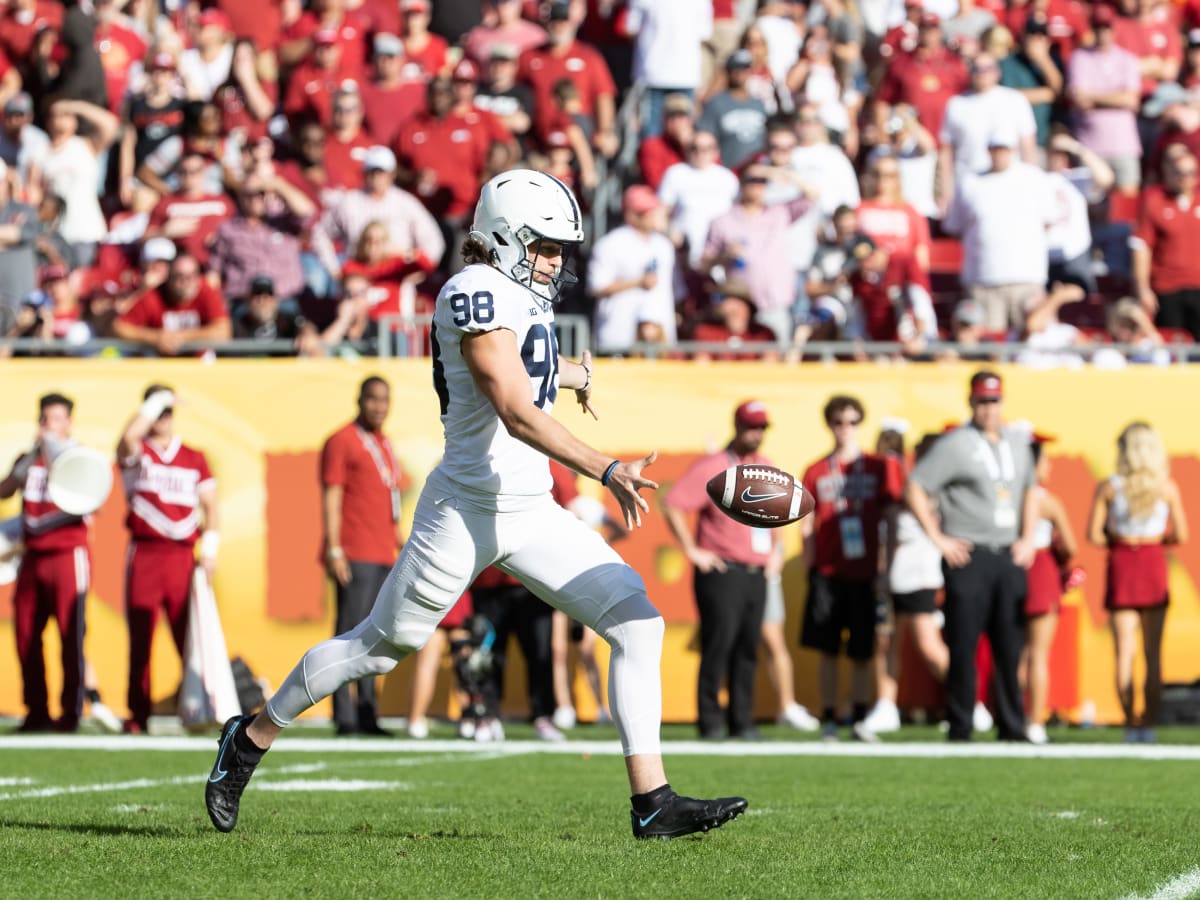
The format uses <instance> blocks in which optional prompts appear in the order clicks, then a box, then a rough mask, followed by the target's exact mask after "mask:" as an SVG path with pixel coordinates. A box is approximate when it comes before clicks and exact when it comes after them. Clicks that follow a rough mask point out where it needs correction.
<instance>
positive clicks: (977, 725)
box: [971, 703, 995, 731]
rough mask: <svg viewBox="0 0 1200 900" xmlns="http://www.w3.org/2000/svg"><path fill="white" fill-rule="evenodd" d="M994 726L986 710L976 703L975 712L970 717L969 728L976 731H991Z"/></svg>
mask: <svg viewBox="0 0 1200 900" xmlns="http://www.w3.org/2000/svg"><path fill="white" fill-rule="evenodd" d="M994 724H995V722H993V721H992V714H991V713H990V712H988V708H987V707H986V706H984V705H983V704H982V703H976V704H975V712H974V713H973V714H972V715H971V727H972V728H974V729H975V730H976V731H991V730H992V726H993V725H994Z"/></svg>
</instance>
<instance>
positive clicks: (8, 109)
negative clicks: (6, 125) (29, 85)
mask: <svg viewBox="0 0 1200 900" xmlns="http://www.w3.org/2000/svg"><path fill="white" fill-rule="evenodd" d="M31 112H33V98H32V97H30V96H29V95H28V94H27V93H25V92H24V91H21V92H20V93H18V94H13V95H12V96H11V97H9V99H8V102H7V103H5V104H4V114H5V115H6V116H25V115H29V114H30V113H31Z"/></svg>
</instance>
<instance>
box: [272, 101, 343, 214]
mask: <svg viewBox="0 0 1200 900" xmlns="http://www.w3.org/2000/svg"><path fill="white" fill-rule="evenodd" d="M292 157H293V158H292V159H287V160H284V161H282V162H280V163H277V164H276V166H275V170H276V171H277V172H278V173H279V177H280V178H282V179H284V180H285V181H287V183H288V184H290V185H292V186H293V187H295V188H298V189H299V190H300V191H302V192H303V193H304V196H306V197H307V198H308V199H309V200H311V201H312V202H313V203H314V204H315V205H316V207H317V209H318V210H320V209H322V208H323V207H324V204H325V196H324V195H325V194H326V193H330V194H332V186H331V185H330V183H329V171H328V170H327V169H326V168H325V129H324V128H322V127H321V126H320V125H318V124H317V123H316V122H309V123H308V124H306V125H303V126H301V128H300V130H299V132H298V133H297V134H296V135H295V144H294V146H293V151H292Z"/></svg>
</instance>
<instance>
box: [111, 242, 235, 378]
mask: <svg viewBox="0 0 1200 900" xmlns="http://www.w3.org/2000/svg"><path fill="white" fill-rule="evenodd" d="M113 331H114V332H115V334H116V336H117V337H119V338H120V339H121V340H124V341H137V342H138V343H141V344H145V345H146V346H147V347H149V348H151V349H153V350H156V351H157V352H158V353H160V354H162V355H163V356H174V355H176V354H177V353H178V352H179V347H180V345H181V344H184V343H187V342H188V341H227V340H229V339H230V337H231V336H232V334H233V329H232V326H231V324H230V321H229V311H228V310H227V309H226V308H225V301H224V300H223V299H222V298H221V295H220V293H218V291H217V290H216V288H214V287H212V286H211V285H209V284H207V283H206V282H205V281H204V279H203V278H202V277H201V275H200V264H199V262H197V260H196V257H194V256H192V255H191V254H190V253H186V252H185V253H180V254H179V255H178V256H176V257H175V258H174V259H173V260H171V268H170V272H169V274H168V275H167V280H166V282H165V283H163V284H162V285H160V286H158V287H155V288H153V289H151V290H148V291H146V293H144V294H142V296H141V297H140V298H139V299H138V300H137V301H136V302H134V304H133V306H131V307H130V308H129V309H127V310H126V311H125V312H124V313H122V314H121V315H120V317H118V319H117V320H116V321H115V322H114V323H113Z"/></svg>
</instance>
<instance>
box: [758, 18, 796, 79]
mask: <svg viewBox="0 0 1200 900" xmlns="http://www.w3.org/2000/svg"><path fill="white" fill-rule="evenodd" d="M754 24H755V25H757V26H758V29H759V30H760V31H761V32H762V35H763V39H764V40H766V42H767V67H768V68H769V69H770V70H771V75H772V76H773V77H774V78H775V81H776V82H778V83H780V84H782V83H783V80H784V79H785V78H786V77H787V73H788V70H789V69H791V67H792V66H794V65H795V64H796V58H797V57H798V56H799V55H800V47H801V45H802V44H803V43H804V36H803V35H802V34H801V33H800V29H799V28H797V27H796V23H795V22H794V21H792V20H791V19H788V18H785V17H784V16H759V17H758V19H757V20H755V22H754Z"/></svg>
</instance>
